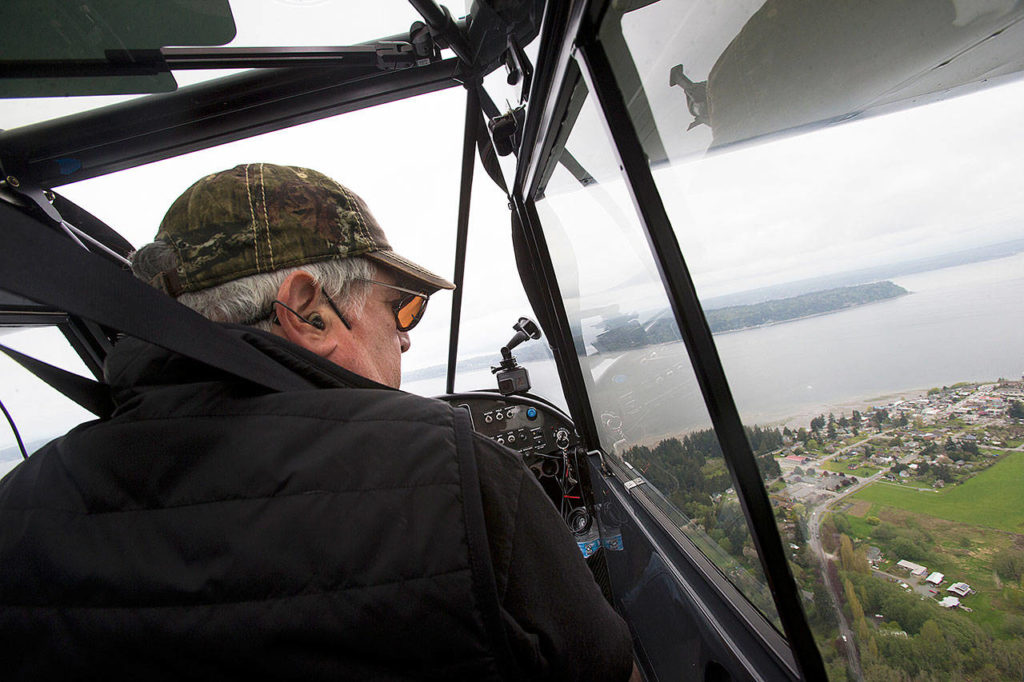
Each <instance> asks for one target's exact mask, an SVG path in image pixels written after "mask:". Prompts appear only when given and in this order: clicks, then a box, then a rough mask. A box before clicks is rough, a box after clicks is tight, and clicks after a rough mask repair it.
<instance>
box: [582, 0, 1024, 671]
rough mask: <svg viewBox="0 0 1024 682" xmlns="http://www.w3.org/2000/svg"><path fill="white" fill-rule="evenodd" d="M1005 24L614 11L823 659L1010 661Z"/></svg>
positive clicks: (689, 4)
mask: <svg viewBox="0 0 1024 682" xmlns="http://www.w3.org/2000/svg"><path fill="white" fill-rule="evenodd" d="M1020 19H1021V7H1020V5H1019V4H1018V5H1013V4H1012V3H1007V4H1006V5H1005V6H1002V5H1001V6H999V7H998V8H997V7H995V6H994V5H990V4H988V3H982V2H950V3H946V2H935V3H892V4H887V3H881V4H872V3H841V2H821V3H800V2H791V1H789V0H777V1H769V2H760V1H757V2H748V3H733V4H731V5H730V6H729V7H728V8H723V7H722V6H721V4H720V3H714V2H699V1H698V2H694V1H691V0H678V1H677V0H662V1H661V2H656V3H653V4H652V3H647V4H646V5H645V6H643V7H641V8H639V9H636V10H635V11H633V10H631V11H628V12H626V13H624V14H621V13H620V14H616V13H614V12H613V13H610V14H609V16H608V18H607V20H606V23H605V24H604V25H603V26H602V40H603V41H605V44H606V45H607V46H608V49H609V51H610V52H613V53H614V54H615V56H616V58H613V59H612V60H611V61H612V63H613V64H614V67H615V76H616V80H617V82H618V83H619V86H620V87H621V88H622V90H623V93H624V95H625V97H626V100H627V101H628V102H629V106H630V115H631V117H632V120H633V124H634V126H635V127H636V129H637V131H638V132H639V133H640V135H641V137H642V138H643V144H644V147H645V149H646V151H647V153H648V158H649V159H650V161H651V169H652V171H653V176H654V180H655V182H656V183H657V187H658V190H659V192H660V195H661V198H662V201H663V203H664V205H665V207H666V209H667V211H668V214H669V217H670V219H671V221H672V224H673V227H674V230H675V234H676V237H677V239H678V242H679V244H680V248H681V250H682V253H683V255H684V257H685V258H686V261H687V265H688V267H689V269H690V272H691V274H692V276H693V279H694V281H695V284H696V288H697V292H698V294H699V296H700V298H701V303H702V305H703V307H704V310H705V315H706V317H707V320H708V323H709V325H710V326H711V329H712V331H713V332H714V333H715V342H716V346H717V348H718V352H719V355H720V357H721V359H722V362H723V364H724V366H725V369H726V372H727V375H728V379H729V384H730V387H731V389H732V393H733V396H734V397H735V400H736V403H737V406H738V408H739V410H740V414H741V416H742V418H743V421H744V423H745V424H746V425H747V426H748V427H755V426H756V428H759V429H760V430H761V433H762V434H764V433H768V434H771V438H772V439H773V440H774V442H775V445H774V446H773V447H772V449H771V453H772V456H773V458H774V461H775V473H774V474H773V475H771V476H770V477H769V479H768V481H767V483H768V489H769V491H770V493H771V494H772V499H773V502H774V504H775V505H776V510H777V511H776V519H777V521H778V524H779V530H780V533H781V535H782V538H783V542H784V543H785V544H786V546H788V548H789V549H790V550H791V551H790V552H787V553H788V554H789V555H790V558H791V569H792V571H793V574H794V576H795V578H796V581H797V585H798V587H799V588H800V590H801V591H802V593H803V594H804V596H805V598H806V597H808V595H810V596H811V597H812V598H806V599H805V602H804V607H805V609H806V612H807V615H808V620H809V622H810V624H811V626H812V629H813V631H814V633H815V635H816V637H817V640H818V643H819V648H820V650H821V654H822V657H823V658H824V660H825V663H826V667H827V668H828V670H829V672H830V675H831V676H832V677H833V678H834V679H841V680H845V679H858V678H861V677H863V679H922V678H926V677H935V678H965V679H966V678H973V677H978V678H980V677H988V678H990V679H1016V678H1017V677H1019V676H1020V670H1021V669H1020V661H1021V660H1022V658H1021V656H1022V655H1024V649H1022V648H1021V640H1020V635H1021V632H1022V630H1021V626H1022V624H1024V591H1022V590H1021V589H1020V584H1019V582H1020V572H1019V571H1017V570H1015V569H1013V568H1011V566H1012V565H1016V564H1014V563H1012V562H1018V561H1024V554H1022V553H1021V547H1024V497H1022V496H1021V495H1020V490H1021V485H1022V482H1024V478H1022V474H1021V471H1022V467H1024V459H1022V457H1024V454H1022V453H1021V452H1019V450H1020V448H1021V443H1022V442H1024V422H1022V421H1021V418H1022V417H1024V382H1021V381H1020V379H1021V371H1022V370H1024V355H1022V349H1024V306H1021V301H1022V300H1024V194H1022V193H1021V191H1020V189H1019V178H1020V177H1021V175H1022V173H1024V161H1022V159H1024V138H1022V136H1021V135H1020V134H1019V121H1020V118H1021V116H1022V115H1024V82H1022V81H1020V80H1018V79H1017V77H1016V75H1015V73H1016V72H1017V71H1018V70H1019V69H1020V68H1021V64H1022V63H1024V49H1022V47H1021V46H1022V45H1024V41H1022V38H1021V36H1022V34H1021V31H1022V28H1021V27H1022V25H1024V24H1022V22H1021V21H1020ZM951 92H952V93H955V94H957V95H959V96H957V97H950V93H951ZM922 104H926V106H919V105H922ZM866 113H871V114H873V115H872V116H866V115H865V114H866ZM849 119H853V120H849ZM844 121H846V122H844ZM588 170H589V169H588ZM591 172H594V171H593V170H591ZM637 307H639V306H637ZM641 319H642V318H641ZM641 326H645V325H643V324H641ZM751 444H752V445H753V446H754V447H755V450H756V445H755V444H754V441H753V440H751ZM1007 562H1011V563H1009V564H1008V563H1007ZM1007 578H1009V580H1007ZM936 642H938V643H940V644H941V647H940V648H941V652H942V653H941V654H937V655H934V656H930V655H925V654H924V653H923V652H924V651H926V649H927V647H928V646H931V645H932V644H934V643H936ZM936 651H938V650H936ZM1004 656H1005V657H1004Z"/></svg>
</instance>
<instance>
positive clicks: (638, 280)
mask: <svg viewBox="0 0 1024 682" xmlns="http://www.w3.org/2000/svg"><path fill="white" fill-rule="evenodd" d="M581 87H582V86H581ZM565 149H566V152H567V153H568V155H563V157H562V160H561V163H560V164H559V167H558V168H556V169H555V171H554V172H553V174H552V175H551V179H550V182H549V183H548V185H547V189H546V194H545V197H544V199H543V200H542V201H538V202H537V209H538V212H539V214H540V218H541V221H542V222H543V224H544V230H545V235H546V238H547V240H548V244H549V248H550V249H551V253H552V259H553V261H554V264H555V269H556V272H557V275H558V285H559V289H560V291H561V292H562V294H563V301H564V304H565V308H566V312H567V315H568V318H569V323H570V326H571V327H572V330H573V337H574V342H575V346H576V348H577V352H578V354H579V359H580V363H581V366H582V367H583V368H584V380H585V381H586V382H587V384H588V394H589V398H590V408H591V411H592V412H593V414H594V416H595V418H596V420H597V422H598V424H597V425H598V429H599V431H600V436H601V445H602V447H603V448H604V450H605V451H606V452H608V453H609V454H610V455H611V456H612V457H614V458H615V459H616V460H617V461H619V462H620V463H621V465H623V466H625V465H628V466H629V467H632V468H631V469H629V471H630V472H632V473H631V474H630V476H632V475H638V476H640V477H641V478H642V480H644V481H645V482H646V483H647V485H645V486H640V487H637V488H635V489H634V490H636V491H640V494H642V495H644V496H645V497H647V499H648V500H650V501H651V502H652V503H653V504H655V505H656V506H657V507H658V508H659V509H660V510H661V511H662V512H663V513H664V514H666V515H667V516H668V517H669V518H670V519H672V521H673V523H674V525H675V527H676V528H677V529H678V530H681V531H683V532H685V533H686V535H687V537H688V538H689V539H690V541H692V542H693V543H694V544H695V545H696V546H697V547H698V548H699V549H700V550H701V551H702V552H703V553H704V554H705V555H706V556H707V557H708V558H709V559H711V560H712V562H713V563H714V564H715V565H716V566H717V568H718V569H719V571H721V574H722V575H724V576H726V577H728V579H729V580H730V581H732V582H733V584H734V585H736V586H737V587H738V588H739V589H740V590H741V592H742V593H743V594H744V595H745V596H746V597H747V598H748V599H749V600H750V601H751V603H753V604H754V605H755V606H757V607H758V608H759V609H760V610H761V611H762V613H763V614H764V615H765V616H766V617H768V618H769V619H771V620H772V621H773V622H777V615H776V613H775V607H774V604H773V602H772V599H771V595H770V593H769V592H768V589H767V587H766V585H765V580H764V575H763V573H762V571H761V566H760V563H759V561H758V558H757V552H756V550H755V549H754V545H753V542H752V540H751V537H750V532H749V530H748V528H747V524H746V520H745V518H744V515H743V512H742V510H741V508H740V504H739V502H738V499H737V497H736V493H735V491H734V489H733V482H732V479H731V477H730V474H729V471H728V469H727V467H726V464H725V460H724V459H723V458H722V450H721V446H720V445H719V443H718V439H717V437H716V436H715V433H714V430H713V429H712V427H711V420H710V418H709V416H708V413H707V409H706V408H705V406H704V402H703V400H702V398H701V394H700V390H699V388H698V386H697V381H696V377H695V376H694V373H693V369H692V367H691V364H690V360H689V356H688V355H687V351H686V348H685V346H684V345H683V343H682V342H681V341H680V335H679V330H678V327H677V326H676V322H675V319H674V318H673V317H672V316H671V315H666V310H667V309H668V305H669V303H668V298H667V296H666V293H665V289H664V285H663V284H662V282H661V278H660V276H659V275H658V272H657V269H656V266H655V263H654V260H653V258H652V256H651V253H650V251H649V249H648V247H647V244H646V241H645V239H644V237H643V234H642V232H641V228H640V225H639V222H638V221H637V218H636V213H635V212H634V211H633V207H632V202H631V200H630V198H629V195H628V191H627V188H626V187H625V184H624V183H623V181H622V178H621V176H620V175H619V173H618V167H617V164H615V163H614V161H613V156H612V154H613V152H612V148H611V146H610V144H609V142H608V139H607V137H606V135H605V133H604V131H603V129H602V126H601V123H600V120H599V119H598V112H597V110H596V108H595V106H594V104H593V102H592V99H591V98H588V99H587V100H586V101H585V102H584V103H583V105H582V109H581V111H580V112H579V117H578V119H577V120H576V121H575V123H574V126H573V128H572V133H571V134H570V135H569V138H568V142H567V143H566V146H565ZM570 169H573V170H575V172H571V170H570ZM581 169H582V170H581ZM584 171H585V172H584ZM581 178H583V179H584V181H583V182H581ZM765 447H766V448H767V449H765V450H762V451H761V452H767V451H768V450H770V447H767V445H766V446H765ZM765 462H766V464H767V465H768V466H769V467H772V466H773V465H774V461H773V460H772V459H771V457H770V456H769V457H768V458H767V459H766V460H765ZM774 468H777V465H775V467H774Z"/></svg>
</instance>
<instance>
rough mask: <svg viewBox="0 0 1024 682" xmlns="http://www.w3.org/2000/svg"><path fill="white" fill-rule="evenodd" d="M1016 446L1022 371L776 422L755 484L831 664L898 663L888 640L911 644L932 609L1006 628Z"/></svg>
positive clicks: (1015, 573)
mask: <svg viewBox="0 0 1024 682" xmlns="http://www.w3.org/2000/svg"><path fill="white" fill-rule="evenodd" d="M1022 450H1024V381H1006V380H999V381H997V382H994V383H961V384H956V385H954V386H948V387H941V388H932V389H930V390H928V391H927V392H921V395H920V396H916V397H913V398H911V399H903V398H900V399H895V400H889V401H887V402H885V403H884V404H878V405H873V406H871V407H869V408H865V409H864V410H862V411H860V410H854V411H853V412H852V414H850V415H846V414H840V415H835V414H829V415H824V414H822V415H819V416H817V417H815V418H814V419H812V420H811V422H810V424H809V428H798V429H796V430H795V431H794V430H792V429H790V428H785V429H784V430H783V447H782V448H779V449H778V450H776V451H775V452H774V453H773V455H774V457H775V460H776V461H777V462H778V464H779V469H780V473H781V475H779V476H778V477H777V478H775V480H774V481H770V482H768V485H769V493H770V495H771V497H772V502H773V505H774V507H775V509H776V516H777V518H778V521H779V525H780V530H781V531H782V533H783V536H784V538H786V540H787V542H788V543H789V547H790V550H791V551H792V556H791V558H792V560H793V569H794V574H795V575H796V577H797V580H798V583H799V584H800V585H801V588H802V589H803V590H804V595H805V599H806V600H807V605H808V609H809V611H810V612H811V613H813V614H815V616H816V617H815V618H812V622H813V623H816V625H817V627H816V632H817V633H818V635H819V637H825V638H829V637H834V638H835V642H834V650H835V653H836V655H837V659H836V660H834V661H833V663H834V665H835V668H834V670H835V671H838V669H839V668H840V667H845V665H840V663H843V664H849V665H850V669H851V670H853V671H855V676H857V677H860V676H861V674H864V676H865V678H868V677H869V676H868V675H866V673H867V670H864V671H863V673H862V672H861V670H860V666H859V665H858V663H863V664H865V666H867V665H872V666H874V667H875V671H876V673H877V672H878V670H883V669H885V670H901V668H900V665H901V663H900V660H899V655H898V654H897V653H895V652H896V651H902V649H899V646H900V645H896V644H893V642H892V638H893V637H896V638H900V637H902V638H904V639H906V638H908V637H909V638H910V640H912V641H914V642H916V641H917V639H918V638H920V637H924V635H923V634H922V627H923V626H924V624H925V623H928V622H931V623H932V625H934V626H935V627H939V626H938V625H935V624H936V623H945V622H946V621H945V620H943V619H941V618H938V614H940V613H941V612H947V613H948V612H951V611H959V612H960V613H962V614H964V616H965V617H966V618H968V619H969V620H971V621H973V622H974V623H975V624H976V625H978V626H979V627H981V630H980V631H983V632H986V633H987V636H989V637H993V638H994V640H1000V639H1002V640H1006V639H1007V638H1010V637H1019V635H1020V634H1021V633H1019V632H1017V631H1018V630H1020V629H1021V628H1022V627H1024V609H1022V608H1021V606H1024V602H1022V601H1021V596H1024V589H1018V588H1022V587H1024V583H1022V582H1021V581H1022V576H1021V575H1020V568H1019V567H1018V565H1017V564H1019V563H1021V562H1024V499H1022V498H1021V495H1020V492H1019V491H1020V490H1021V476H1022V471H1024V455H1020V454H1016V453H1020V452H1021V451H1022ZM997 465H998V466H997ZM1000 561H1002V562H1003V564H1005V565H1006V566H1008V568H1007V567H1006V566H1001V565H999V562H1000ZM933 563H935V564H937V566H932V567H931V568H929V566H931V565H932V564H933ZM883 584H884V585H887V587H884V588H883V587H882V585H883ZM893 590H896V591H902V593H904V594H905V595H906V597H905V598H903V599H900V598H898V597H897V595H896V594H895V593H894V592H893ZM1018 593H1020V594H1018ZM919 600H920V601H919ZM824 601H827V602H829V603H828V604H826V603H823V602H824ZM929 602H930V603H932V604H933V606H932V607H931V609H933V611H928V610H927V609H926V608H925V605H926V604H928V603H929ZM915 603H916V604H920V606H914V604H915ZM921 609H925V610H923V611H922V610H921ZM827 611H831V612H832V613H831V614H830V613H827ZM832 614H835V615H832ZM929 627H931V626H929ZM943 627H945V626H943ZM933 629H934V628H933ZM839 657H841V658H843V659H845V660H844V661H841V662H840V661H839V660H838V658H839ZM903 665H904V666H905V665H906V663H905V662H904V663H903ZM926 669H927V668H925V667H922V668H919V669H917V670H918V672H921V671H924V670H926ZM902 670H903V673H904V674H910V675H914V674H916V673H914V672H913V671H912V670H910V669H908V668H906V667H903V668H902Z"/></svg>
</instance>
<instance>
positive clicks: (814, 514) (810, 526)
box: [807, 427, 895, 680]
mask: <svg viewBox="0 0 1024 682" xmlns="http://www.w3.org/2000/svg"><path fill="white" fill-rule="evenodd" d="M894 430H895V427H893V428H889V429H886V430H885V431H880V432H878V433H876V434H874V435H873V436H871V437H869V438H865V439H864V440H862V441H858V442H857V443H853V444H851V445H847V446H846V447H844V448H841V449H839V450H836V451H835V452H834V453H832V454H831V455H829V456H828V457H823V458H822V459H821V460H820V461H822V462H825V461H828V460H830V459H832V458H833V457H836V456H837V455H840V454H842V453H844V452H846V451H847V450H850V449H851V448H856V447H859V446H861V445H864V444H865V443H868V442H870V441H872V440H874V439H875V438H878V437H880V436H884V435H885V434H887V433H889V432H890V431H894ZM886 471H887V469H881V470H879V471H878V472H877V473H875V474H874V475H873V476H869V477H868V478H862V479H860V481H858V482H857V484H856V485H851V486H850V487H849V488H847V489H846V490H844V491H843V492H841V493H839V494H837V495H836V496H835V497H833V498H832V499H830V500H828V501H827V502H824V503H823V504H821V505H819V506H817V507H815V508H814V509H813V510H812V511H811V515H810V516H809V517H808V518H807V536H808V538H807V541H808V543H809V544H810V546H811V551H813V552H814V554H815V556H817V557H818V561H819V562H820V563H821V568H822V574H823V576H824V578H825V587H827V588H828V593H829V596H830V597H832V604H833V606H834V607H835V610H836V616H837V618H838V621H839V633H840V634H841V635H842V636H843V641H844V642H845V643H846V658H847V660H848V661H849V662H850V668H851V669H852V670H853V674H854V679H857V680H863V679H864V673H863V671H862V670H861V667H860V657H859V656H858V655H857V645H856V643H855V642H854V641H853V630H852V629H851V628H850V624H849V623H847V622H846V617H845V616H844V615H843V610H842V608H841V606H840V604H839V596H838V595H840V594H841V593H842V589H843V588H842V586H841V585H833V584H832V577H831V576H830V575H829V572H828V571H827V570H826V568H825V567H826V565H827V564H826V561H827V560H828V558H829V556H828V555H826V553H825V549H824V548H823V547H822V546H821V517H822V516H823V515H824V514H825V512H827V511H828V510H829V507H831V506H832V505H834V504H835V503H836V502H838V501H839V500H841V499H843V498H844V497H846V496H847V495H850V494H852V493H855V492H857V491H858V490H860V489H861V488H863V487H864V486H866V485H869V484H871V483H874V482H875V481H877V480H878V479H879V478H881V477H882V475H883V474H885V472H886Z"/></svg>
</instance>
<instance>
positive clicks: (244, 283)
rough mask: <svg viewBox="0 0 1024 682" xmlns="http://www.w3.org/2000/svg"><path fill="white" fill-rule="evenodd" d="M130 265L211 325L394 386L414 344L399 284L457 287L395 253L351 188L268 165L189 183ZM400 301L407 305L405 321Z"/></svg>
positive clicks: (420, 288)
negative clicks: (250, 331) (236, 328)
mask: <svg viewBox="0 0 1024 682" xmlns="http://www.w3.org/2000/svg"><path fill="white" fill-rule="evenodd" d="M133 269H134V270H135V273H136V275H138V276H139V277H142V278H143V279H145V280H147V281H149V282H150V283H151V284H153V285H154V286H156V287H157V288H160V289H162V290H164V291H166V292H167V293H168V294H170V295H171V296H174V297H176V298H178V300H180V301H181V302H182V303H184V304H185V305H188V306H189V307H191V308H193V309H195V310H197V311H198V312H200V313H201V314H203V315H204V316H206V317H208V318H210V319H212V320H215V321H218V322H234V323H237V324H248V325H252V326H256V327H261V328H263V329H267V330H270V331H272V332H273V333H275V334H277V335H279V336H282V337H284V338H287V339H289V340H290V341H293V342H295V343H297V344H299V345H301V346H303V347H305V348H307V349H309V350H311V351H313V352H315V353H317V354H318V355H321V356H322V357H325V358H327V359H330V360H332V361H333V362H335V363H337V364H339V365H341V366H343V367H345V368H347V369H350V370H352V371H354V372H356V373H358V374H361V375H363V376H366V377H367V378H370V379H373V380H375V381H378V382H380V383H383V384H387V385H390V386H395V387H397V386H398V385H399V382H400V380H401V369H400V368H401V358H400V356H401V353H402V352H404V351H405V350H407V349H408V347H409V336H408V332H407V331H402V330H401V329H400V328H399V327H401V326H408V323H409V321H410V320H409V318H408V313H410V312H411V311H415V309H416V307H417V306H418V305H419V303H420V301H418V300H415V297H414V296H413V295H411V294H409V293H408V292H406V291H402V290H399V289H394V288H392V287H394V286H397V287H400V288H401V289H406V290H410V291H414V292H420V293H422V294H425V295H429V294H432V293H433V292H435V291H437V290H438V289H442V288H443V289H452V288H454V285H453V284H451V283H450V282H448V281H447V280H445V279H444V278H442V277H439V276H438V275H435V274H434V273H432V272H430V271H428V270H426V269H424V268H422V267H420V266H418V265H416V264H415V263H413V262H411V261H409V260H407V259H405V258H402V257H401V256H399V255H398V254H396V253H395V252H394V251H393V250H392V249H391V246H390V244H389V243H388V241H387V237H385V235H384V231H383V230H382V229H381V228H380V226H379V225H378V224H377V221H376V220H375V219H374V218H373V216H372V215H371V214H370V211H369V209H368V208H367V206H366V204H365V203H364V202H363V201H362V199H360V198H359V197H358V196H357V195H355V194H354V193H353V192H351V191H350V190H348V189H347V188H345V187H343V186H342V185H340V184H338V183H337V182H335V181H334V180H332V179H331V178H328V177H327V176H325V175H323V174H321V173H318V172H316V171H313V170H309V169H305V168H297V167H291V166H275V165H271V164H248V165H243V166H236V167H235V168H232V169H231V170H227V171H223V172H220V173H214V174H212V175H208V176H206V177H205V178H203V179H201V180H200V181H199V182H197V183H195V184H194V185H192V187H190V188H189V189H188V190H186V191H185V193H184V194H182V195H181V196H180V197H179V198H178V199H177V200H176V201H175V202H174V203H173V204H172V205H171V207H170V209H168V211H167V214H166V215H165V216H164V219H163V221H162V222H161V224H160V229H159V231H158V232H157V235H156V241H155V242H154V243H152V244H149V245H147V246H145V247H143V248H142V249H140V250H139V251H138V252H137V253H136V255H135V257H134V258H133ZM389 285H390V286H389ZM410 299H414V300H410ZM400 302H406V303H407V304H408V305H407V307H406V308H404V309H403V310H402V311H401V313H402V314H401V317H402V320H403V321H402V322H401V323H399V322H398V321H397V319H396V317H397V316H398V313H397V312H396V311H394V310H393V309H394V307H395V305H396V304H397V303H400ZM289 311H290V312H289Z"/></svg>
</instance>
